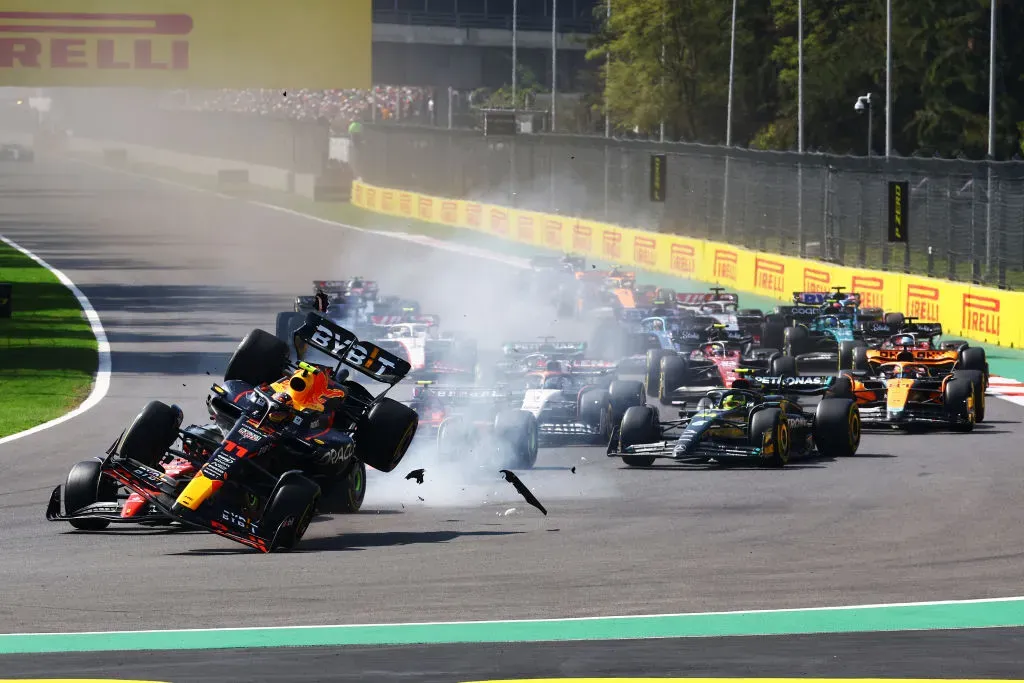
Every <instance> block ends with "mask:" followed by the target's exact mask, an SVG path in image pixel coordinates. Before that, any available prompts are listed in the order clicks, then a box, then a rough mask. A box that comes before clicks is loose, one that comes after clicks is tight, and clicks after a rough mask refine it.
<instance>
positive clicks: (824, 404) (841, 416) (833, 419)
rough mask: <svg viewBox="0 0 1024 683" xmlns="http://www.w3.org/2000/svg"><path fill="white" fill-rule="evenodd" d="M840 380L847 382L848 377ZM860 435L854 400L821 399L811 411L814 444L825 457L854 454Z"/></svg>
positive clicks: (857, 412)
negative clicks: (812, 411) (813, 410)
mask: <svg viewBox="0 0 1024 683" xmlns="http://www.w3.org/2000/svg"><path fill="white" fill-rule="evenodd" d="M841 379H844V380H846V382H847V383H849V381H850V379H849V378H848V377H842V378H841ZM837 384H838V382H837ZM835 386H836V385H833V388H834V387H835ZM860 437H861V422H860V409H859V408H858V407H857V402H856V401H854V400H853V399H851V398H838V397H837V398H823V399H821V402H819V403H818V407H817V409H816V410H815V412H814V444H815V446H816V447H817V449H818V452H819V453H821V454H822V455H824V456H825V457H828V458H848V457H850V456H852V455H856V453H857V449H858V448H860Z"/></svg>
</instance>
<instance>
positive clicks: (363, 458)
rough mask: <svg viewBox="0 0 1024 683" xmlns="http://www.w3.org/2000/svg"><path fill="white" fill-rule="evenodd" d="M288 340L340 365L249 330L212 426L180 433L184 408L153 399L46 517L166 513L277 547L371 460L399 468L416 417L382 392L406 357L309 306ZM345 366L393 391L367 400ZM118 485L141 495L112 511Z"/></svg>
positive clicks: (356, 479)
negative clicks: (292, 354)
mask: <svg viewBox="0 0 1024 683" xmlns="http://www.w3.org/2000/svg"><path fill="white" fill-rule="evenodd" d="M296 336H297V337H298V341H297V344H296V345H297V347H298V348H299V351H300V357H302V356H304V355H305V350H306V349H307V348H309V347H313V348H317V349H319V350H320V351H321V352H322V353H325V354H328V355H329V356H331V357H332V358H334V359H335V360H336V361H337V366H336V367H330V366H320V365H313V364H310V363H307V362H306V361H304V360H300V361H299V362H298V363H294V364H293V363H291V362H290V361H289V360H288V349H287V346H286V345H285V344H284V343H283V342H282V341H281V340H279V339H277V338H276V337H274V336H272V335H270V334H269V333H267V332H264V331H263V330H253V331H252V332H251V333H250V334H249V335H248V336H247V337H246V338H245V339H243V340H242V342H241V344H240V345H239V347H238V348H237V349H236V351H235V353H234V354H233V355H232V357H231V360H230V361H229V363H228V366H227V370H226V371H225V375H224V377H225V379H224V382H223V384H214V385H213V387H212V388H211V394H210V396H209V397H208V398H207V407H208V409H209V411H210V414H211V416H212V418H213V419H214V423H213V424H212V425H206V426H204V427H199V428H197V427H194V426H193V427H189V428H187V429H185V430H182V429H180V426H181V422H182V418H183V415H182V411H181V409H180V408H178V407H176V406H168V405H166V404H164V403H161V402H159V401H152V402H150V403H149V404H148V405H147V406H146V407H145V408H144V409H143V410H142V412H141V413H139V415H138V416H137V417H136V418H135V419H134V420H133V421H132V422H131V423H130V424H129V426H128V428H127V429H125V430H124V431H123V432H122V434H121V436H120V437H119V438H118V439H117V440H116V441H115V442H114V444H113V445H112V446H111V447H110V448H109V449H108V451H107V457H106V458H105V459H102V460H88V461H83V462H81V463H78V464H77V465H75V467H74V468H72V470H71V473H70V474H69V475H68V479H67V482H66V484H65V487H64V495H63V500H64V508H65V513H64V514H61V512H60V507H61V487H60V486H58V487H56V488H55V489H54V490H53V492H52V493H51V495H50V501H49V504H48V505H47V512H46V517H47V519H49V520H51V521H67V522H70V523H71V524H72V525H73V526H75V527H77V528H80V529H92V530H97V529H102V528H105V527H106V526H107V525H108V524H109V523H111V522H124V521H133V522H134V521H142V520H147V521H163V522H166V521H173V522H178V523H180V524H183V525H187V526H193V527H197V528H200V529H205V530H207V531H211V532H213V533H215V534H218V535H220V536H224V537H225V538H229V539H231V540H234V541H237V542H238V543H242V544H243V545H246V546H249V547H251V548H254V549H257V550H260V551H263V552H273V551H277V550H290V549H292V548H293V547H294V546H295V545H296V544H297V543H298V542H299V540H300V539H301V538H302V536H303V535H304V533H305V531H306V528H307V527H308V525H309V522H310V520H311V519H312V517H313V516H314V514H315V513H316V512H317V511H321V512H325V511H339V512H355V511H356V510H358V509H359V507H360V506H361V504H362V500H363V495H364V494H365V480H366V477H365V466H370V467H373V468H375V469H378V470H380V471H382V472H390V471H392V470H394V469H395V467H397V466H398V464H399V463H400V462H401V460H402V459H403V458H404V456H405V453H406V451H407V450H408V447H409V444H410V443H411V441H412V439H413V437H414V436H415V434H416V427H417V416H416V413H415V412H414V411H413V410H411V409H410V408H409V407H408V406H405V405H402V404H401V403H399V402H397V401H394V400H392V399H390V398H388V397H387V396H386V394H387V392H388V390H390V388H392V387H394V385H396V384H397V383H398V382H400V381H401V380H402V379H403V378H404V377H405V375H406V374H407V373H408V371H409V365H408V363H406V362H405V361H403V360H402V359H400V358H398V357H395V356H393V355H391V354H389V353H388V352H387V351H385V350H383V349H380V348H379V347H376V346H374V345H373V344H370V343H368V342H365V341H360V340H359V339H358V338H357V337H356V336H355V335H353V334H352V333H351V332H350V331H348V330H345V329H343V328H340V327H338V326H336V325H334V324H333V323H331V322H330V321H329V320H327V319H325V318H322V317H320V316H318V315H316V314H315V313H311V314H309V316H308V318H307V323H306V325H304V326H303V327H302V328H300V329H299V330H298V331H297V332H296ZM349 368H351V369H353V370H356V371H358V372H360V373H361V374H363V375H364V376H365V377H367V378H368V379H370V380H373V381H375V382H378V383H381V384H385V385H387V387H388V388H387V389H385V390H384V391H383V392H381V393H380V394H379V395H377V396H376V397H374V396H373V395H372V394H371V393H370V391H369V390H368V389H367V388H366V387H364V386H363V385H361V384H358V383H356V382H354V381H351V380H350V379H349V373H350V371H349ZM179 441H180V442H181V443H182V447H181V448H180V449H175V448H173V446H174V444H175V443H176V442H179ZM176 459H177V460H178V461H180V460H185V461H187V462H188V464H189V465H191V467H185V466H181V467H177V468H175V467H171V466H169V465H171V464H173V463H174V462H175V460H176ZM161 465H165V466H164V467H162V468H161ZM119 487H125V488H127V489H128V490H129V491H130V492H131V493H133V494H135V495H137V496H138V497H140V498H142V499H143V501H144V503H142V504H140V505H136V503H138V500H137V499H135V500H133V499H132V498H131V497H129V500H128V502H126V503H124V504H123V505H124V507H120V506H121V505H122V504H121V503H120V501H119V499H118V497H117V489H118V488H119ZM141 507H145V511H144V512H143V513H142V514H140V512H139V510H135V511H134V512H133V511H132V509H130V508H141ZM154 517H157V519H156V520H154Z"/></svg>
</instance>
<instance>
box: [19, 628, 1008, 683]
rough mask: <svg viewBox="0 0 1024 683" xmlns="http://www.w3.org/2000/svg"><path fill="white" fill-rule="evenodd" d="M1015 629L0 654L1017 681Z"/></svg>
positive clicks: (392, 670)
mask: <svg viewBox="0 0 1024 683" xmlns="http://www.w3.org/2000/svg"><path fill="white" fill-rule="evenodd" d="M1022 651H1024V630H1022V629H983V630H966V631H930V632H905V633H854V634H845V635H828V636H824V635H799V636H771V637H737V638H709V639H705V638H699V639H665V640H646V641H611V642H610V641H592V642H586V643H528V644H518V645H507V644H492V645H430V646H417V647H346V648H331V647H323V648H290V649H264V650H248V651H246V650H204V651H201V652H131V653H99V654H66V655H16V656H7V657H0V667H2V669H0V670H2V671H3V672H4V674H5V675H9V676H37V677H40V678H43V677H46V678H49V677H57V676H69V677H70V676H73V677H76V678H81V677H85V676H110V675H112V674H113V675H117V676H118V677H120V678H138V679H142V680H153V681H167V682H168V683H185V682H186V681H187V682H188V683H206V682H210V683H213V682H215V681H225V680H244V681H251V682H252V683H260V682H262V681H324V680H331V681H353V682H356V681H358V682H359V683H363V682H367V683H369V682H370V681H409V682H410V683H411V682H416V683H425V682H428V681H429V682H431V683H459V682H466V681H487V680H496V679H529V678H544V679H549V678H583V677H586V678H597V677H616V676H617V677H623V678H634V677H638V676H645V677H667V676H676V677H685V678H693V677H707V678H711V677H723V678H735V677H742V678H787V677H798V678H839V679H842V678H883V679H888V678H906V679H922V678H933V679H1008V680H1015V679H1019V678H1020V663H1021V652H1022Z"/></svg>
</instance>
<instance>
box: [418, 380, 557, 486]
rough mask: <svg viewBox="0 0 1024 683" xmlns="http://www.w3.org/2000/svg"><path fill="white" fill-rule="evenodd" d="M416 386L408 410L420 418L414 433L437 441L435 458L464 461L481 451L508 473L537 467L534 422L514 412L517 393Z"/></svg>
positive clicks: (430, 384) (522, 412)
mask: <svg viewBox="0 0 1024 683" xmlns="http://www.w3.org/2000/svg"><path fill="white" fill-rule="evenodd" d="M416 384H417V387H416V389H415V390H414V392H413V399H412V401H411V402H410V404H409V406H410V407H411V408H412V409H413V410H415V411H416V413H417V414H418V415H419V419H420V422H419V428H418V431H417V433H419V434H426V435H428V436H431V437H433V438H434V439H436V441H437V452H438V455H439V456H440V457H442V458H463V457H466V456H467V455H473V454H480V452H481V451H484V450H486V451H488V452H489V454H491V453H493V454H494V455H496V456H497V457H498V458H499V459H500V460H501V461H502V463H503V465H504V466H507V467H509V468H511V469H530V468H532V467H533V466H534V465H535V464H536V462H537V449H538V447H539V429H538V427H537V418H536V417H535V416H534V415H533V413H530V412H529V411H526V410H521V409H520V408H519V404H520V402H521V401H520V400H519V399H520V397H521V394H517V393H510V392H508V391H507V390H505V389H497V388H495V389H488V388H485V387H475V386H449V385H435V384H434V383H433V382H431V381H429V380H423V381H419V382H417V383H416ZM484 457H486V456H484Z"/></svg>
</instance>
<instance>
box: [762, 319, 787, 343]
mask: <svg viewBox="0 0 1024 683" xmlns="http://www.w3.org/2000/svg"><path fill="white" fill-rule="evenodd" d="M775 317H778V316H775ZM768 318H772V316H768V317H767V318H766V320H767V319H768ZM785 343H786V324H785V323H784V322H773V321H768V322H765V324H764V325H762V326H761V348H766V349H781V348H782V345H783V344H785Z"/></svg>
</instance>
